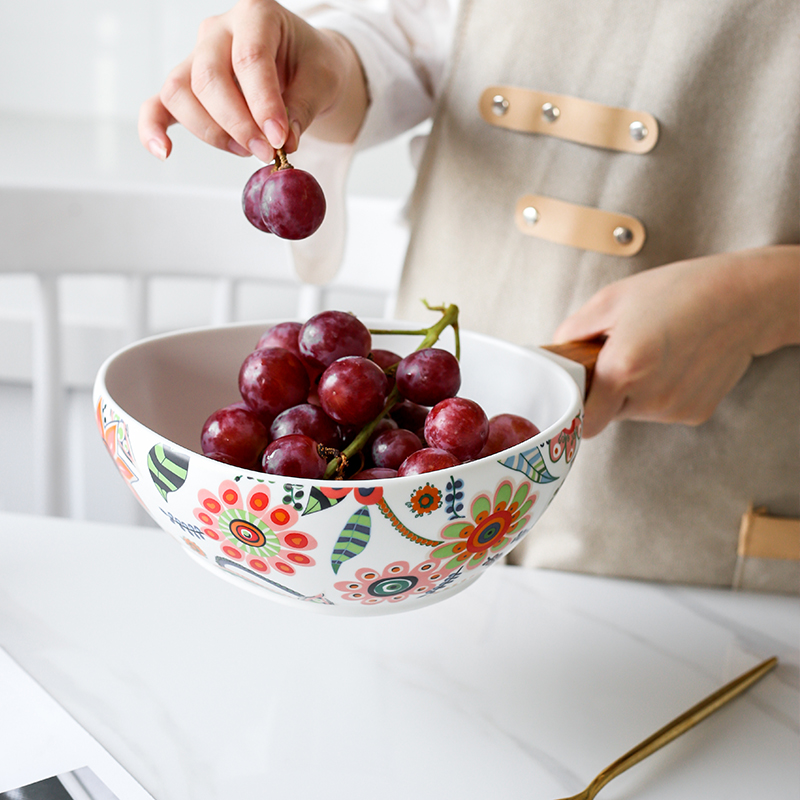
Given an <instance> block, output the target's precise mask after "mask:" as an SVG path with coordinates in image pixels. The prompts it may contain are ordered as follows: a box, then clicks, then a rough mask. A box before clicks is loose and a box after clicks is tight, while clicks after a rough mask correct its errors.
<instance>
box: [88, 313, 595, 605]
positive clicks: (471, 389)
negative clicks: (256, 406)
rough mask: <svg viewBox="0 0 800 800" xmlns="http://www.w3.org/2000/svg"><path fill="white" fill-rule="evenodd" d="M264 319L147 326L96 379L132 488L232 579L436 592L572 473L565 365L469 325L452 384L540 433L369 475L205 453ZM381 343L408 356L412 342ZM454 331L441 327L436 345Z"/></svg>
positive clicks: (293, 588)
mask: <svg viewBox="0 0 800 800" xmlns="http://www.w3.org/2000/svg"><path fill="white" fill-rule="evenodd" d="M271 324H272V323H270V322H265V323H263V324H258V325H252V324H248V325H231V326H225V327H216V328H202V329H195V330H189V331H183V332H178V333H171V334H166V335H162V336H155V337H152V338H149V339H145V340H143V341H141V342H138V343H136V344H134V345H131V346H130V347H127V348H125V349H123V350H121V351H120V352H118V353H116V354H115V355H113V356H111V357H110V358H109V359H108V360H107V361H106V363H105V364H104V365H103V366H102V367H101V369H100V371H99V373H98V376H97V379H96V382H95V388H94V403H95V408H96V412H97V422H98V426H99V428H100V432H101V434H102V436H103V438H104V440H105V443H106V445H107V447H108V450H109V453H110V454H111V457H112V458H113V460H114V462H115V464H116V466H117V468H118V470H119V472H120V473H121V474H122V476H123V478H124V479H125V481H126V482H127V483H128V486H129V487H130V489H131V491H132V492H133V493H134V494H135V495H136V497H137V498H138V499H139V501H140V502H141V504H142V505H143V506H144V507H145V508H146V509H147V511H148V512H149V514H150V515H151V516H152V517H153V519H154V520H155V521H156V523H158V525H160V526H161V527H162V528H163V529H164V530H165V531H166V532H167V533H169V534H170V535H171V536H173V537H174V538H175V539H176V540H177V541H178V542H179V543H180V545H181V546H182V547H183V548H185V550H186V552H187V553H188V554H189V555H190V556H192V557H193V558H194V559H196V560H197V561H199V562H200V563H201V564H203V565H205V566H206V567H208V568H209V569H211V570H213V571H215V572H216V574H218V575H220V576H223V577H225V578H227V579H228V580H230V581H232V582H234V583H235V584H236V585H238V586H241V587H243V588H247V589H250V590H252V591H254V592H257V593H260V594H262V595H264V596H267V597H270V598H273V599H276V600H279V601H285V602H289V603H293V604H296V605H297V604H301V605H303V606H304V607H306V608H309V609H313V610H317V611H321V612H328V613H333V614H347V615H355V616H357V615H374V614H382V613H389V612H394V611H400V610H404V609H411V608H419V607H421V606H424V605H428V604H430V603H433V602H436V601H439V600H442V599H445V598H447V597H449V596H451V595H453V594H455V593H456V592H459V591H461V590H462V589H464V588H466V587H467V586H469V584H471V583H472V582H473V581H474V580H475V579H476V578H477V577H478V576H479V575H481V574H482V573H483V571H484V570H485V569H486V568H487V567H488V566H489V565H490V564H492V563H493V562H495V561H497V560H498V559H499V558H501V557H502V556H504V555H505V554H506V553H508V552H509V551H510V550H511V548H512V547H514V545H515V544H517V543H518V542H519V541H520V540H521V539H522V537H523V536H525V535H526V534H527V533H528V531H529V530H530V529H531V527H532V526H533V524H534V523H535V522H536V520H537V519H538V518H539V516H540V515H541V514H542V513H543V512H544V510H545V508H546V507H547V505H548V504H549V502H550V501H551V500H552V498H553V496H554V495H555V494H556V492H557V491H558V488H559V486H560V485H561V483H562V481H563V480H564V479H565V477H566V475H567V473H568V472H569V469H570V466H571V464H572V461H573V459H574V457H575V454H576V452H577V449H578V445H579V442H580V438H581V421H582V413H583V396H582V391H581V388H580V387H579V386H578V384H577V383H576V379H575V377H573V375H571V374H570V372H569V371H568V370H567V369H565V368H564V364H565V363H567V364H568V363H570V362H564V360H563V359H562V360H561V362H562V363H558V358H557V357H556V360H553V358H552V357H551V355H550V354H548V353H546V352H544V351H542V350H535V349H526V348H521V347H517V346H514V345H510V344H508V343H505V342H501V341H498V340H496V339H492V338H489V337H486V336H482V335H479V334H474V333H470V332H466V331H462V332H461V334H460V337H461V364H462V378H463V380H462V387H461V390H460V392H459V394H460V395H461V396H463V397H469V398H471V399H473V400H475V401H477V402H479V403H480V404H481V405H482V406H483V408H484V409H485V411H486V413H487V414H488V415H489V416H492V415H493V414H498V413H503V412H510V413H516V414H520V415H523V416H526V417H528V418H529V419H530V420H532V421H533V422H534V423H535V424H536V425H537V426H538V427H539V428H540V430H541V433H540V434H539V435H538V436H536V437H535V438H533V439H530V440H528V441H526V442H524V443H522V444H520V445H518V446H516V447H513V448H509V449H508V450H505V451H503V452H501V453H498V454H497V455H495V456H492V457H489V458H484V459H479V460H476V461H473V462H470V463H467V464H462V465H460V466H457V467H454V468H453V469H450V470H443V471H439V472H433V473H427V474H424V475H418V476H409V477H405V478H392V479H388V480H379V481H368V482H362V481H348V480H344V481H326V480H318V481H312V480H303V479H297V478H284V477H279V476H272V475H269V476H268V475H265V474H264V473H260V472H253V471H249V470H245V469H240V468H237V467H233V466H229V465H226V464H223V463H220V462H217V461H214V460H212V459H209V458H206V457H204V456H202V455H200V454H199V439H200V430H201V428H202V425H203V422H204V421H205V419H206V417H207V416H208V415H209V414H210V413H211V412H212V411H214V410H215V409H217V408H219V407H221V406H223V405H225V404H227V403H231V402H235V401H237V400H239V399H240V398H239V396H238V388H237V376H238V372H239V367H240V365H241V362H242V361H243V359H244V358H245V356H246V355H247V354H248V353H249V352H250V351H251V350H252V349H253V348H254V347H255V344H256V342H257V341H258V338H259V336H260V334H261V333H262V332H263V331H264V330H265V329H266V328H267V327H269V326H270V325H271ZM367 324H372V323H371V322H370V321H369V320H367ZM380 325H381V327H384V328H385V327H386V323H385V322H382V323H380ZM392 327H394V328H402V329H406V328H409V326H408V325H404V324H402V323H392ZM448 337H449V338H448ZM373 344H374V346H375V347H381V348H385V349H389V350H393V351H395V352H398V353H401V354H404V353H407V352H410V351H411V350H413V349H415V347H416V346H417V344H418V341H417V339H416V338H414V337H413V336H408V335H385V336H378V335H376V336H375V337H374V342H373ZM453 344H454V342H453V341H452V334H451V333H448V334H446V335H445V336H444V337H443V338H442V339H441V340H440V342H439V344H438V345H437V346H443V347H449V348H452V347H453ZM576 366H577V365H576ZM578 370H579V372H578V374H577V377H578V378H580V377H582V368H581V367H578Z"/></svg>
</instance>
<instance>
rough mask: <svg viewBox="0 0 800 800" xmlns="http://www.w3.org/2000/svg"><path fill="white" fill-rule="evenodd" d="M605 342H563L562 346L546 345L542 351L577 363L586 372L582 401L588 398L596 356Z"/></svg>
mask: <svg viewBox="0 0 800 800" xmlns="http://www.w3.org/2000/svg"><path fill="white" fill-rule="evenodd" d="M604 342H605V339H604V338H597V339H581V340H579V341H574V342H564V343H563V344H546V345H543V346H542V349H543V350H549V351H550V352H551V353H555V354H556V355H559V356H563V357H564V358H568V359H569V360H570V361H577V363H578V364H581V365H582V366H583V368H584V369H585V370H586V391H585V392H584V399H585V398H586V397H588V396H589V389H590V388H591V385H592V378H593V377H594V367H595V364H596V363H597V356H598V354H599V353H600V350H601V349H602V347H603V343H604Z"/></svg>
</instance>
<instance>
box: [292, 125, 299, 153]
mask: <svg viewBox="0 0 800 800" xmlns="http://www.w3.org/2000/svg"><path fill="white" fill-rule="evenodd" d="M292 133H293V134H294V145H295V147H297V145H298V144H299V143H300V123H299V122H298V121H297V120H294V122H292Z"/></svg>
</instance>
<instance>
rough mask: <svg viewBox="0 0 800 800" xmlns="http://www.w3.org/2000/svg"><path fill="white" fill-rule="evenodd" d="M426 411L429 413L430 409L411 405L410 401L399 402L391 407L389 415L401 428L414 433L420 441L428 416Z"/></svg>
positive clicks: (416, 404)
mask: <svg viewBox="0 0 800 800" xmlns="http://www.w3.org/2000/svg"><path fill="white" fill-rule="evenodd" d="M428 411H430V409H429V408H427V407H426V406H421V405H419V404H418V403H412V402H411V401H410V400H401V401H400V402H399V403H397V404H395V405H394V406H392V410H391V411H390V412H389V414H390V416H391V418H392V419H393V420H394V421H395V422H396V423H397V424H398V425H399V426H400V427H401V428H405V429H406V430H409V431H412V432H413V433H416V434H417V436H419V438H420V439H422V438H423V437H424V428H425V420H426V418H427V416H428Z"/></svg>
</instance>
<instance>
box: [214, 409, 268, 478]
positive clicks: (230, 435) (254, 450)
mask: <svg viewBox="0 0 800 800" xmlns="http://www.w3.org/2000/svg"><path fill="white" fill-rule="evenodd" d="M268 442H269V433H268V432H267V428H266V426H265V425H264V424H263V423H262V422H261V420H259V418H258V417H257V416H256V415H255V414H254V413H253V412H252V411H251V410H250V408H249V407H248V406H247V405H246V404H245V403H233V404H231V405H229V406H224V407H223V408H219V409H217V410H216V411H215V412H214V413H213V414H211V415H210V416H209V417H208V419H207V420H206V421H205V424H204V425H203V430H202V432H201V434H200V447H201V449H202V451H203V454H204V455H207V456H209V457H210V458H213V459H215V460H216V461H224V462H225V463H226V464H233V465H234V466H237V467H242V468H243V469H259V468H260V462H261V454H262V453H263V452H264V448H265V447H266V446H267V444H268Z"/></svg>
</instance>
